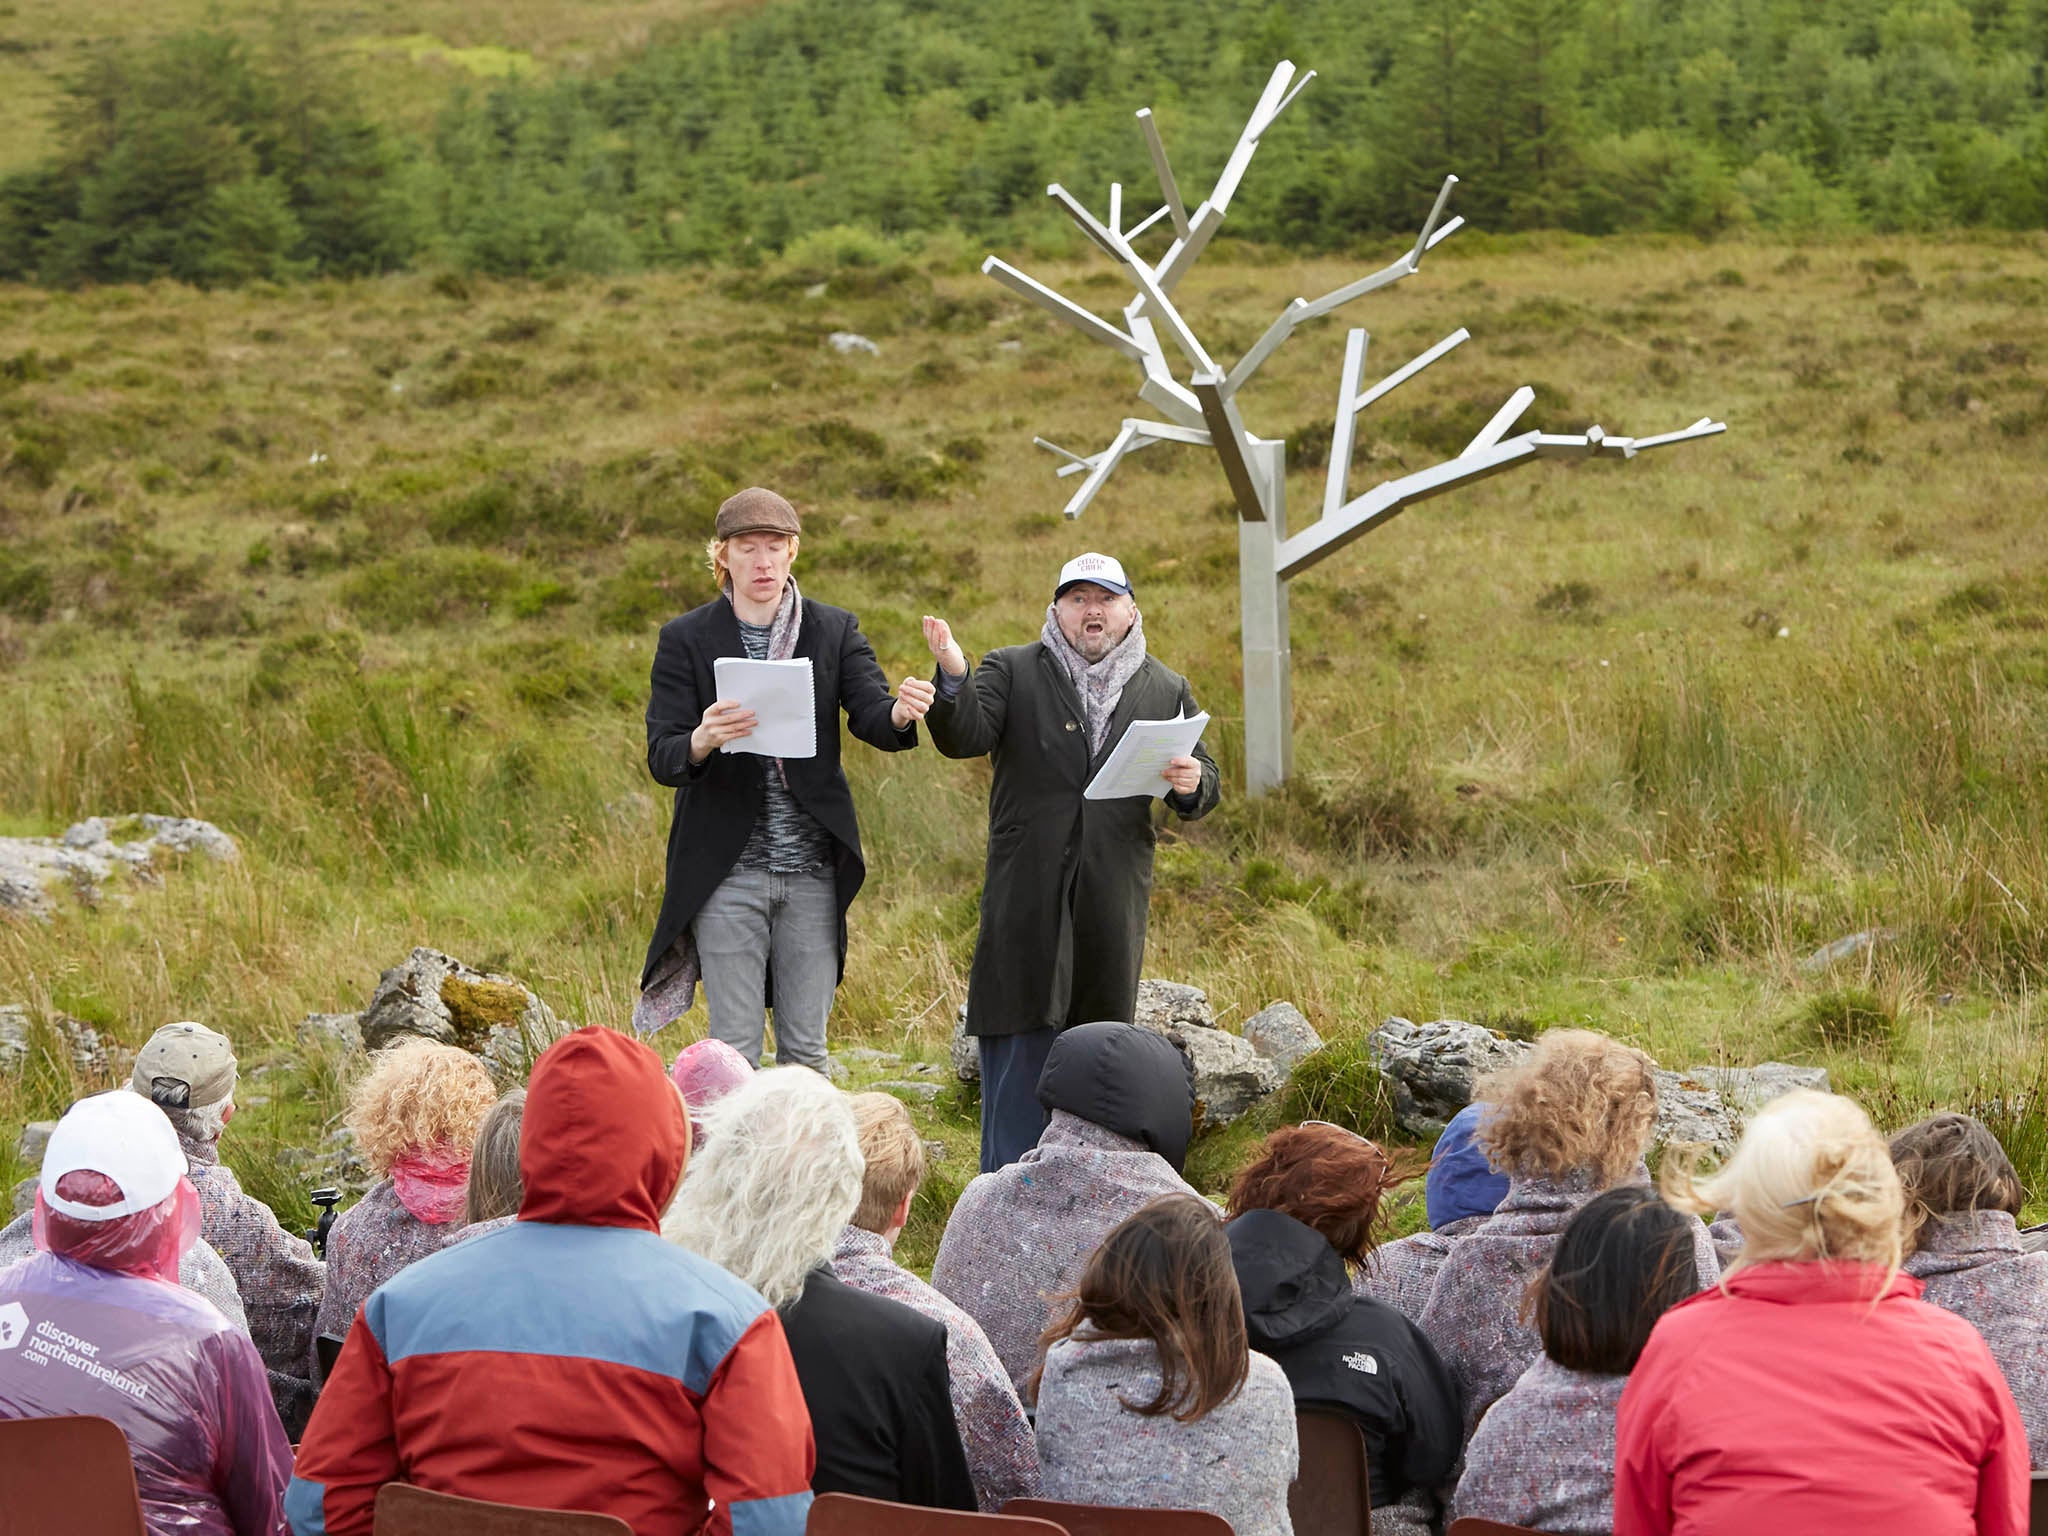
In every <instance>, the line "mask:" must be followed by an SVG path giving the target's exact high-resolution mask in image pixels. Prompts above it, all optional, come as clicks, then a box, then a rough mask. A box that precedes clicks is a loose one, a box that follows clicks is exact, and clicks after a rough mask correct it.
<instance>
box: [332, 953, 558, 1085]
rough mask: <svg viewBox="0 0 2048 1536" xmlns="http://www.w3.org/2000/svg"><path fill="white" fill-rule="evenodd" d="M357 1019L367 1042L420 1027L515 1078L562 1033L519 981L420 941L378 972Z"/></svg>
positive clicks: (504, 1078)
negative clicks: (398, 960) (399, 960)
mask: <svg viewBox="0 0 2048 1536" xmlns="http://www.w3.org/2000/svg"><path fill="white" fill-rule="evenodd" d="M358 1022H359V1024H360V1027H361V1030H362V1036H363V1045H364V1048H365V1049H367V1050H372V1051H378V1050H382V1049H383V1048H384V1047H385V1046H387V1045H389V1044H391V1042H392V1041H394V1040H397V1039H399V1038H400V1037H401V1036H404V1035H420V1036H423V1037H424V1038H426V1039H428V1040H438V1041H440V1042H441V1043H442V1044H444V1045H455V1046H460V1047H461V1048H462V1049H463V1050H466V1051H470V1052H473V1053H475V1054H476V1055H478V1056H481V1057H482V1058H483V1060H484V1063H485V1065H487V1066H488V1067H489V1068H490V1069H491V1075H492V1076H493V1077H494V1078H496V1079H497V1080H498V1082H499V1083H500V1084H501V1085H506V1084H511V1083H516V1082H519V1081H521V1080H522V1079H523V1078H524V1077H525V1075H526V1072H527V1070H528V1069H529V1068H530V1067H531V1066H532V1063H533V1058H534V1057H536V1056H538V1055H539V1054H540V1053H541V1051H543V1050H545V1049H546V1048H547V1046H548V1045H549V1044H550V1043H551V1042H552V1041H554V1040H555V1039H556V1038H557V1037H558V1036H560V1035H561V1034H562V1033H563V1027H562V1023H561V1021H560V1020H559V1019H557V1018H556V1017H555V1014H554V1010H553V1009H551V1008H549V1007H548V1005H547V1004H546V1003H544V1002H542V1001H541V1000H540V998H538V997H537V996H535V995H534V993H533V992H532V991H531V990H530V989H529V988H528V987H527V985H526V984H525V983H524V982H522V981H519V980H517V979H515V978H514V977H511V976H500V975H496V974H493V973H491V972H487V971H479V970H476V969H474V968H472V967H470V966H467V965H464V964H463V963H462V962H461V961H460V960H457V959H456V958H455V957H454V956H453V955H444V954H443V953H441V951H439V950H437V949H426V948H420V949H415V950H414V951H413V952H412V953H411V954H410V955H409V956H407V957H406V959H405V960H404V962H403V963H401V964H398V965H394V966H393V967H392V968H391V969H390V970H388V971H386V972H385V973H384V974H383V976H381V977H380V978H379V979H378V981H377V989H376V991H375V992H373V993H372V994H371V995H370V1002H369V1005H368V1006H367V1007H366V1008H364V1009H363V1011H362V1013H361V1014H360V1015H359V1016H358Z"/></svg>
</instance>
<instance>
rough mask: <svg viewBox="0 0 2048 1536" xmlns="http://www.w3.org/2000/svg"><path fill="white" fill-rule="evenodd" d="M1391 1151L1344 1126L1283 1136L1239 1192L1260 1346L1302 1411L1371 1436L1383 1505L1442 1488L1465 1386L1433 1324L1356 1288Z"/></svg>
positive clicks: (1239, 1264)
mask: <svg viewBox="0 0 2048 1536" xmlns="http://www.w3.org/2000/svg"><path fill="white" fill-rule="evenodd" d="M1396 1182H1398V1180H1397V1179H1396V1177H1395V1174H1394V1169H1393V1165H1392V1164H1391V1163H1390V1162H1389V1161H1388V1159H1387V1155H1386V1154H1385V1153H1384V1152H1382V1151H1381V1150H1380V1149H1379V1148H1378V1147H1376V1146H1374V1145H1373V1144H1372V1143H1371V1142H1369V1141H1367V1140H1366V1139H1365V1138H1364V1137H1363V1136H1358V1135H1354V1134H1353V1133H1352V1132H1350V1131H1347V1130H1345V1129H1344V1128H1343V1127H1342V1126H1337V1125H1325V1124H1321V1123H1316V1122H1311V1123H1310V1124H1307V1125H1300V1126H1293V1127H1290V1128H1288V1129H1286V1130H1280V1131H1275V1132H1274V1133H1273V1134H1272V1135H1271V1136H1269V1137H1268V1138H1267V1139H1266V1144H1265V1146H1264V1147H1263V1148H1261V1149H1260V1152H1259V1156H1258V1157H1257V1159H1256V1160H1254V1161H1253V1162H1252V1163H1251V1165H1250V1166H1249V1167H1247V1168H1246V1169H1245V1170H1244V1171H1243V1172H1242V1173H1240V1174H1239V1175H1238V1176H1237V1183H1236V1185H1235V1187H1234V1188H1233V1189H1232V1190H1231V1192H1230V1211H1231V1215H1232V1217H1233V1218H1234V1219H1233V1220H1232V1221H1231V1223H1230V1227H1229V1237H1230V1254H1231V1261H1232V1264H1233V1266H1234V1267H1235V1269H1236V1271H1237V1284H1238V1288H1239V1290H1240V1291H1242V1292H1243V1295H1244V1316H1245V1327H1246V1329H1247V1331H1248V1332H1249V1334H1250V1337H1251V1347H1252V1348H1253V1349H1256V1350H1258V1351H1259V1352H1260V1353H1261V1354H1263V1355H1267V1356H1269V1357H1271V1358H1272V1359H1273V1360H1274V1361H1275V1362H1276V1363H1277V1364H1278V1365H1279V1367H1280V1369H1281V1370H1282V1371H1284V1372H1286V1373H1287V1381H1288V1384H1289V1386H1290V1387H1291V1388H1292V1389H1293V1392H1294V1402H1295V1406H1296V1407H1297V1408H1302V1409H1313V1410H1316V1411H1318V1412H1323V1413H1335V1414H1340V1415H1342V1416H1343V1417H1345V1418H1347V1419H1350V1420H1352V1421H1353V1422H1354V1423H1356V1424H1357V1425H1358V1427H1359V1428H1360V1429H1361V1430H1362V1431H1363V1432H1364V1434H1365V1451H1366V1466H1367V1468H1368V1470H1369V1472H1370V1474H1371V1478H1372V1503H1373V1508H1375V1509H1385V1508H1386V1507H1387V1506H1388V1505H1390V1504H1392V1503H1394V1502H1395V1501H1396V1500H1398V1499H1401V1498H1403V1497H1405V1496H1406V1495H1407V1493H1408V1491H1409V1490H1410V1489H1411V1488H1426V1489H1427V1488H1434V1487H1436V1486H1437V1485H1438V1484H1439V1483H1441V1482H1443V1481H1444V1480H1445V1478H1446V1477H1448V1476H1449V1474H1450V1471H1451V1469H1452V1468H1453V1467H1454V1466H1456V1465H1457V1462H1458V1446H1459V1443H1460V1441H1461V1440H1462V1439H1463V1424H1462V1421H1461V1419H1460V1417H1459V1414H1458V1389H1457V1387H1456V1386H1455V1385H1454V1384H1453V1383H1452V1381H1451V1377H1450V1373H1449V1372H1448V1371H1446V1370H1445V1369H1444V1364H1443V1362H1442V1361H1441V1360H1439V1359H1438V1358H1437V1355H1436V1351H1435V1350H1434V1349H1433V1348H1431V1347H1430V1342H1429V1340H1428V1339H1427V1338H1425V1337H1423V1334H1422V1330H1421V1329H1419V1328H1417V1327H1416V1326H1415V1324H1413V1323H1411V1322H1410V1321H1409V1320H1408V1319H1407V1318H1405V1317H1403V1316H1402V1315H1401V1314H1400V1313H1399V1312H1396V1311H1395V1310H1394V1309H1393V1308H1392V1307H1390V1306H1388V1305H1387V1304H1386V1303H1385V1302H1381V1301H1375V1300H1373V1299H1372V1298H1371V1297H1368V1296H1359V1295H1355V1294H1353V1292H1352V1289H1351V1272H1352V1270H1354V1269H1356V1268H1358V1267H1360V1266H1363V1265H1365V1264H1368V1263H1370V1262H1371V1260H1370V1255H1371V1253H1372V1247H1373V1242H1372V1239H1373V1230H1372V1229H1373V1224H1374V1222H1376V1221H1377V1220H1378V1218H1379V1206H1380V1196H1381V1194H1382V1193H1383V1192H1384V1191H1385V1190H1386V1189H1388V1188H1389V1187H1390V1186H1391V1185H1393V1184H1394V1183H1396Z"/></svg>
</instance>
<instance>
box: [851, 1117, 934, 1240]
mask: <svg viewBox="0 0 2048 1536" xmlns="http://www.w3.org/2000/svg"><path fill="white" fill-rule="evenodd" d="M849 1102H851V1104H852V1105H853V1125H854V1129H855V1130H856V1131H858V1132H859V1134H860V1155H861V1156H862V1157H864V1158H866V1159H867V1164H868V1170H867V1173H866V1174H865V1175H863V1177H862V1179H861V1185H860V1205H859V1207H858V1208H857V1209H855V1211H854V1213H853V1224H854V1225H855V1226H856V1227H859V1228H861V1229H862V1230H863V1231H867V1232H887V1231H888V1230H889V1218H890V1217H892V1216H894V1215H895V1214H896V1208H897V1207H898V1206H900V1205H902V1204H903V1197H904V1196H905V1195H909V1194H913V1193H915V1192H916V1189H917V1186H918V1185H920V1184H922V1183H923V1182H924V1138H923V1137H921V1136H919V1135H918V1134H917V1123H916V1122H915V1121H914V1120H912V1119H911V1118H910V1111H909V1110H908V1109H906V1108H905V1107H904V1105H903V1101H902V1100H901V1099H899V1098H897V1097H896V1096H895V1095H894V1094H889V1093H856V1094H855V1095H854V1096H853V1098H852V1099H851V1100H850V1101H849Z"/></svg>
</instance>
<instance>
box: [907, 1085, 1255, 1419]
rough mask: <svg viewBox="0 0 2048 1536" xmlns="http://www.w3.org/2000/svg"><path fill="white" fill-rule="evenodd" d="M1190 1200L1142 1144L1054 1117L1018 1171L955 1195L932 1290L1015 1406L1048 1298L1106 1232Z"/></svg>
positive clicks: (981, 1180)
mask: <svg viewBox="0 0 2048 1536" xmlns="http://www.w3.org/2000/svg"><path fill="white" fill-rule="evenodd" d="M1194 1193H1195V1192H1194V1190H1193V1189H1191V1188H1190V1187H1189V1186H1188V1183H1187V1181H1186V1180H1185V1179H1183V1178H1182V1177H1181V1176H1180V1175H1179V1174H1177V1173H1175V1172H1174V1171H1173V1166H1172V1165H1171V1164H1170V1163H1168V1162H1167V1161H1166V1159H1165V1158H1163V1157H1161V1156H1160V1155H1159V1154H1158V1153H1157V1152H1154V1151H1152V1150H1150V1149H1149V1148H1148V1147H1146V1145H1145V1144H1144V1143H1143V1142H1141V1141H1135V1140H1133V1139H1132V1138H1130V1137H1128V1136H1119V1135H1117V1133H1116V1132H1115V1131H1111V1130H1105V1129H1104V1128H1103V1127H1102V1126H1099V1125H1095V1124H1092V1123H1091V1122H1089V1121H1086V1120H1083V1119H1082V1118H1081V1117H1080V1116H1079V1115H1071V1114H1068V1113H1067V1112H1066V1111H1065V1110H1063V1109H1056V1110H1054V1111H1053V1112H1052V1121H1051V1123H1050V1124H1048V1125H1047V1126H1046V1128H1045V1134H1044V1135H1043V1136H1041V1137H1039V1138H1038V1145H1037V1146H1035V1147H1033V1148H1032V1149H1031V1150H1030V1151H1029V1152H1026V1153H1025V1154H1024V1156H1023V1158H1022V1159H1021V1160H1020V1161H1018V1162H1014V1163H1012V1164H1010V1165H1009V1166H1008V1167H1007V1168H1000V1169H998V1170H996V1172H994V1173H984V1174H982V1175H980V1176H979V1177H977V1178H976V1179H975V1180H974V1181H973V1182H972V1183H970V1184H969V1185H968V1186H967V1188H966V1189H964V1190H962V1191H961V1193H960V1199H959V1201H958V1203H957V1204H955V1205H954V1207H953V1214H952V1216H951V1217H950V1218H948V1220H947V1222H946V1235H945V1236H944V1237H943V1238H941V1239H940V1240H939V1256H938V1259H937V1261H936V1262H935V1263H934V1264H933V1265H932V1285H933V1287H934V1288H936V1289H937V1290H938V1292H939V1293H940V1294H941V1295H942V1296H944V1297H945V1298H946V1299H947V1300H949V1301H951V1302H952V1303H953V1304H954V1305H955V1306H957V1307H959V1308H960V1309H961V1310H962V1311H963V1312H965V1313H966V1314H967V1315H968V1316H969V1317H971V1318H973V1319H974V1320H975V1321H976V1322H977V1323H979V1324H981V1331H982V1332H983V1333H985V1334H987V1335H988V1341H989V1343H991V1344H993V1345H994V1346H995V1351H996V1356H997V1358H998V1359H1000V1360H1001V1361H1002V1362H1003V1369H1004V1370H1006V1371H1008V1372H1009V1373H1010V1381H1011V1382H1012V1384H1014V1385H1015V1386H1016V1388H1017V1390H1018V1394H1019V1395H1020V1396H1022V1395H1023V1391H1024V1384H1025V1383H1026V1382H1027V1381H1028V1380H1030V1377H1031V1372H1032V1369H1033V1367H1035V1366H1036V1365H1037V1364H1038V1340H1039V1336H1040V1335H1041V1334H1043V1333H1044V1332H1045V1328H1046V1324H1047V1323H1048V1322H1049V1321H1051V1312H1052V1301H1051V1298H1052V1297H1054V1296H1057V1295H1058V1294H1059V1293H1060V1292H1062V1291H1065V1290H1068V1289H1069V1288H1071V1287H1072V1286H1073V1284H1074V1282H1075V1281H1076V1280H1078V1279H1080V1278H1081V1267H1082V1265H1084V1264H1086V1263H1087V1262H1088V1256H1089V1255H1090V1254H1092V1253H1093V1252H1094V1251H1095V1250H1096V1248H1098V1247H1099V1246H1100V1245H1101V1243H1102V1240H1103V1238H1105V1237H1107V1236H1108V1235H1109V1230H1110V1228H1112V1227H1114V1226H1115V1225H1116V1224H1117V1223H1118V1222H1120V1221H1122V1220H1123V1219H1124V1218H1125V1217H1126V1216H1129V1215H1131V1214H1132V1213H1133V1212H1134V1211H1137V1210H1138V1209H1140V1208H1141V1207H1143V1206H1146V1205H1149V1204H1150V1203H1151V1202H1152V1201H1154V1200H1157V1199H1158V1198H1159V1197H1160V1196H1161V1195H1192V1194H1194ZM1275 1369H1278V1367H1275Z"/></svg>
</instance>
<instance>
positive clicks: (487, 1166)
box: [456, 1088, 526, 1243]
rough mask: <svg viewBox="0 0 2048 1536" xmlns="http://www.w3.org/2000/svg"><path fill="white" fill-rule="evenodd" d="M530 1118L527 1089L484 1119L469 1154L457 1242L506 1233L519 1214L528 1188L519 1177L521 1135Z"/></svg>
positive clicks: (494, 1107)
mask: <svg viewBox="0 0 2048 1536" xmlns="http://www.w3.org/2000/svg"><path fill="white" fill-rule="evenodd" d="M525 1118H526V1090H525V1089H524V1088H514V1089H512V1090H511V1091H510V1092H508V1093H507V1094H506V1095H505V1096H504V1097H503V1098H501V1099H500V1100H498V1102H497V1103H495V1104H493V1105H492V1106H491V1112H490V1113H489V1114H488V1115H485V1116H484V1123H483V1125H482V1127H481V1128H480V1129H479V1130H478V1131H477V1133H476V1146H475V1147H474V1148H473V1149H472V1150H471V1152H470V1154H469V1184H468V1188H467V1189H466V1191H465V1192H464V1194H463V1197H462V1231H461V1232H460V1233H459V1234H457V1236H456V1241H457V1242H464V1243H466V1242H468V1241H469V1240H470V1239H471V1238H473V1237H482V1236H483V1235H484V1234H485V1233H486V1232H497V1231H502V1230H503V1229H504V1228H506V1227H509V1226H511V1225H512V1223H513V1221H514V1219H516V1218H517V1217H518V1215H519V1202H520V1200H521V1199H522V1198H524V1196H525V1194H526V1185H525V1183H524V1182H522V1181H521V1179H520V1177H519V1132H520V1129H521V1126H522V1125H523V1123H524V1121H525Z"/></svg>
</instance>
